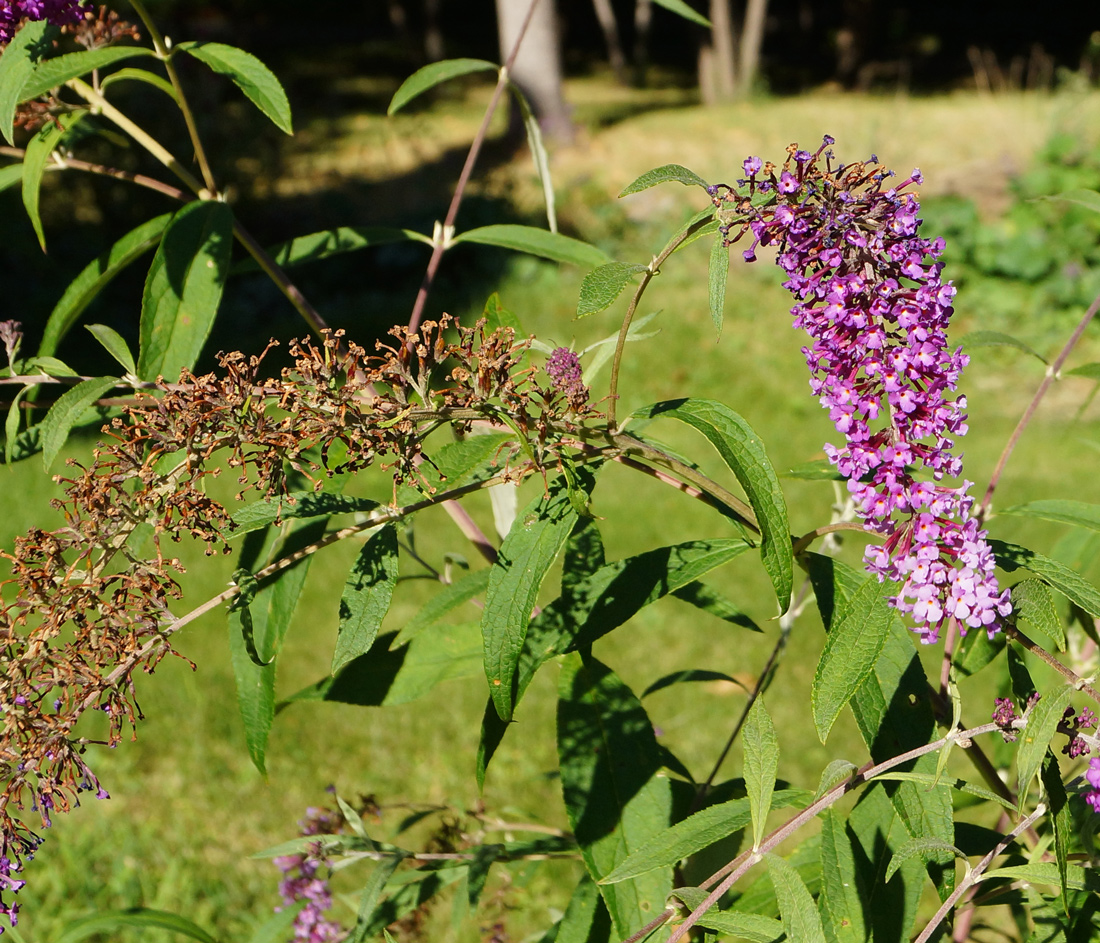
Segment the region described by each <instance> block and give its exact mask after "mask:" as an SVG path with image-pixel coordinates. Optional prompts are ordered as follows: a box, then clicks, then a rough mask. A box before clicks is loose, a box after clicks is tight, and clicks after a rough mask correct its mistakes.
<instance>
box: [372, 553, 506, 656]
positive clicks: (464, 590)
mask: <svg viewBox="0 0 1100 943" xmlns="http://www.w3.org/2000/svg"><path fill="white" fill-rule="evenodd" d="M489 572H490V571H489V569H488V568H486V569H483V570H475V571H474V572H473V573H467V574H466V575H465V576H464V577H462V579H460V580H456V581H455V582H453V583H450V584H448V585H447V586H444V587H443V589H441V590H440V591H439V592H438V593H436V594H435V595H434V596H433V597H432V598H431V599H429V600H428V601H427V602H426V603H425V604H424V605H423V606H422V607H421V609H420V611H419V612H417V614H416V615H415V616H413V617H412V618H411V619H410V620H409V621H408V622H406V623H405V624H404V625H403V626H402V627H401V631H400V632H398V633H397V638H395V639H394V642H393V646H394V647H395V648H396V647H397V646H400V645H404V644H405V643H406V642H410V641H412V640H413V639H414V638H416V636H418V635H419V634H420V633H421V632H423V631H424V630H425V629H430V628H431V627H432V626H433V625H435V624H436V623H437V622H439V620H440V619H442V618H443V617H444V616H445V615H447V613H449V612H451V611H452V610H453V609H456V608H457V607H459V606H461V605H462V604H463V603H464V602H468V601H469V600H471V599H473V598H474V597H475V596H477V595H480V594H481V593H483V592H485V589H486V587H487V586H488V585H489Z"/></svg>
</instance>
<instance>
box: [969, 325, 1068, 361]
mask: <svg viewBox="0 0 1100 943" xmlns="http://www.w3.org/2000/svg"><path fill="white" fill-rule="evenodd" d="M959 343H960V344H961V345H962V346H963V347H964V348H971V347H1015V348H1016V349H1017V350H1022V351H1023V352H1024V353H1025V354H1031V356H1032V357H1034V358H1036V359H1037V360H1040V361H1042V362H1043V363H1046V362H1047V359H1046V357H1044V356H1043V355H1042V354H1040V353H1039V352H1038V351H1037V350H1035V349H1034V348H1032V347H1029V346H1028V345H1027V344H1025V343H1024V342H1023V341H1022V340H1019V339H1018V338H1015V337H1012V336H1010V335H1008V334H1002V333H1001V332H1000V331H973V332H972V333H970V334H967V335H966V336H965V337H963V339H962V340H961V341H959Z"/></svg>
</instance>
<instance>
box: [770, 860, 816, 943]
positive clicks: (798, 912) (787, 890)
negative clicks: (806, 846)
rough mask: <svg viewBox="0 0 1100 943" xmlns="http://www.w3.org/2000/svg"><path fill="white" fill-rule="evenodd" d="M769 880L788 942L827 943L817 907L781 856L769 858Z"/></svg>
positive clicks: (800, 879)
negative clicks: (773, 888) (773, 887)
mask: <svg viewBox="0 0 1100 943" xmlns="http://www.w3.org/2000/svg"><path fill="white" fill-rule="evenodd" d="M766 857H767V862H768V876H769V877H771V879H772V884H773V885H774V886H775V896H776V899H777V900H778V901H779V913H780V916H781V917H782V919H783V926H784V928H785V929H786V931H787V939H788V940H791V941H794V940H798V943H825V929H824V927H822V925H821V915H820V914H819V913H818V912H817V905H816V904H815V903H814V899H813V897H811V896H810V892H809V890H808V889H807V887H806V885H805V883H803V881H802V878H801V877H800V876H799V874H798V872H797V871H796V870H795V869H794V868H793V867H791V865H790V864H788V863H787V862H786V861H785V860H784V859H783V858H780V857H779V856H778V855H771V854H769V855H767V856H766Z"/></svg>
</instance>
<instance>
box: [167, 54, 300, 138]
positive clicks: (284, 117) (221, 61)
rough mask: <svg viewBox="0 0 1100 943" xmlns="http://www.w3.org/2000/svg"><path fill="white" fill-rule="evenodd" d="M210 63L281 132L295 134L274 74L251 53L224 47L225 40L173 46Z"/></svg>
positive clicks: (213, 68) (283, 96) (209, 64)
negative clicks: (229, 79)
mask: <svg viewBox="0 0 1100 943" xmlns="http://www.w3.org/2000/svg"><path fill="white" fill-rule="evenodd" d="M175 48H176V51H179V52H186V53H187V54H188V55H189V56H192V57H193V58H195V59H198V60H199V61H200V62H202V63H204V64H205V65H207V66H209V67H210V68H211V69H212V70H213V71H214V72H217V73H219V74H221V75H228V76H229V77H230V78H231V79H232V80H233V82H234V83H235V84H236V86H237V88H239V89H240V90H241V91H242V92H244V93H245V95H246V96H247V97H248V99H249V100H250V101H251V102H252V104H253V105H255V106H256V107H257V108H259V109H260V111H262V112H263V113H264V114H265V115H267V117H268V118H270V119H271V121H272V123H273V124H274V125H275V127H277V128H278V129H279V130H280V131H283V132H285V133H286V134H293V133H294V125H293V122H292V120H291V116H290V102H289V101H287V97H286V92H285V91H284V90H283V86H282V84H281V83H280V82H279V80H278V79H277V78H276V77H275V74H274V73H273V72H272V71H271V70H270V69H269V68H268V67H267V66H265V65H264V64H263V63H262V62H261V61H260V60H259V59H257V58H256V57H255V56H254V55H252V53H250V52H245V51H244V50H243V49H238V48H237V47H236V46H227V45H226V44H225V43H211V42H199V43H194V42H186V43H180V44H179V45H178V46H176V47H175Z"/></svg>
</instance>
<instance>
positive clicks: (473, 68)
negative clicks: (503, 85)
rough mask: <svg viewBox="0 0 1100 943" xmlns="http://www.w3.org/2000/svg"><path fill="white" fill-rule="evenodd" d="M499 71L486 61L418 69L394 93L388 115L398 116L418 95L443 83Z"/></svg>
mask: <svg viewBox="0 0 1100 943" xmlns="http://www.w3.org/2000/svg"><path fill="white" fill-rule="evenodd" d="M499 71H500V66H498V65H496V64H495V63H493V62H486V61H485V60H484V59H444V60H443V61H442V62H433V63H431V64H430V65H426V66H424V68H422V69H417V70H416V71H415V72H414V73H413V74H412V75H410V76H409V77H408V78H407V79H405V81H404V82H402V83H401V87H400V88H398V90H397V91H396V92H394V93H393V98H392V99H391V100H390V106H389V108H387V109H386V114H387V115H392V114H396V113H397V111H398V110H399V109H401V108H404V107H405V106H406V105H407V104H408V103H409V102H411V101H412V100H413V99H414V98H416V97H417V96H418V95H423V94H424V92H426V91H427V90H428V89H430V88H434V87H435V86H436V85H439V84H440V83H441V82H446V81H448V80H450V79H454V78H457V77H458V76H460V75H469V74H470V73H471V72H499Z"/></svg>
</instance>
